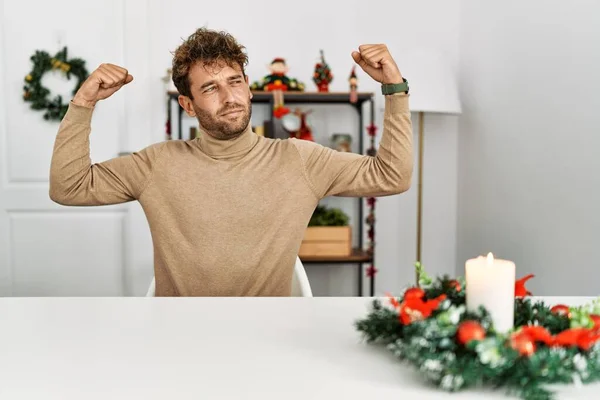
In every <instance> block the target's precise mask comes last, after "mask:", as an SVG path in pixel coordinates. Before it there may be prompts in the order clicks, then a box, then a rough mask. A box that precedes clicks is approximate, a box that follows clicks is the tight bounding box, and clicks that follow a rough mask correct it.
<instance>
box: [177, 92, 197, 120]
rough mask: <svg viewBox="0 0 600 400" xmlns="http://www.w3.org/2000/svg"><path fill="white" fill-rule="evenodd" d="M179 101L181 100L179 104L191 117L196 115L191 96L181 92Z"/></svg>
mask: <svg viewBox="0 0 600 400" xmlns="http://www.w3.org/2000/svg"><path fill="white" fill-rule="evenodd" d="M177 101H179V105H180V106H181V108H183V109H184V110H185V112H186V113H187V115H188V116H190V117H195V116H196V112H195V111H194V107H193V104H192V100H191V99H190V98H189V97H187V96H184V95H182V94H180V95H179V97H178V98H177Z"/></svg>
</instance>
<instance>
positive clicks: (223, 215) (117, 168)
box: [50, 94, 413, 296]
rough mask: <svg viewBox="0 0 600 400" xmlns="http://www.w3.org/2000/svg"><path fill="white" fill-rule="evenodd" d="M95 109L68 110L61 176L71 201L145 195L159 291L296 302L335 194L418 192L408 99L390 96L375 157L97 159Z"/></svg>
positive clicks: (162, 147) (269, 146)
mask: <svg viewBox="0 0 600 400" xmlns="http://www.w3.org/2000/svg"><path fill="white" fill-rule="evenodd" d="M92 112H93V110H92V109H89V108H84V107H81V106H77V105H74V104H73V103H71V104H70V105H69V110H68V112H67V114H66V115H65V117H64V119H63V121H62V122H61V125H60V128H59V131H58V135H57V137H56V142H55V145H54V153H53V156H52V165H51V170H50V198H51V199H52V200H53V201H55V202H57V203H59V204H62V205H68V206H98V205H108V204H116V203H122V202H126V201H132V200H137V201H139V202H140V204H141V205H142V207H143V209H144V212H145V214H146V217H147V219H148V222H149V225H150V231H151V234H152V240H153V244H154V260H155V263H154V272H155V277H156V295H157V296H289V295H290V293H291V282H292V274H293V269H294V263H295V259H296V255H297V253H298V250H299V248H300V244H301V242H302V238H303V235H304V232H305V229H306V227H307V224H308V221H309V219H310V217H311V215H312V213H313V211H314V209H315V207H316V206H317V204H318V202H319V200H320V199H322V198H324V197H327V196H335V195H337V196H386V195H393V194H397V193H401V192H403V191H406V190H407V189H408V188H409V186H410V180H411V174H412V167H413V157H412V127H411V120H410V112H409V108H408V96H407V95H405V94H395V95H391V96H386V97H385V113H384V126H383V135H382V138H381V141H380V145H379V150H378V153H377V156H376V157H370V156H364V155H359V154H354V153H342V152H336V151H334V150H332V149H329V148H327V147H323V146H321V145H318V144H316V143H313V142H308V141H304V140H297V139H289V140H280V139H268V138H264V137H260V136H258V135H256V134H255V133H253V132H252V130H251V128H250V127H248V129H247V131H246V132H244V133H243V134H242V135H241V136H239V137H238V138H236V139H234V140H230V141H221V140H216V139H214V138H212V137H211V136H209V135H207V134H206V133H203V132H201V135H200V137H199V138H198V139H194V140H186V141H181V140H175V141H165V142H162V143H157V144H154V145H151V146H149V147H147V148H145V149H143V150H141V151H140V152H137V153H133V154H131V155H127V156H123V157H118V158H114V159H111V160H108V161H105V162H101V163H96V164H92V163H91V160H90V151H89V143H90V142H89V135H90V132H91V126H90V124H91V118H92Z"/></svg>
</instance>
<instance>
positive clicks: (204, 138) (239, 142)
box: [196, 124, 258, 159]
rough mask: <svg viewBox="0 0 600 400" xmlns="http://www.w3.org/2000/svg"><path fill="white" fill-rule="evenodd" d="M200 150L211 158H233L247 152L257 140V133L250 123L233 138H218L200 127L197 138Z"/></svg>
mask: <svg viewBox="0 0 600 400" xmlns="http://www.w3.org/2000/svg"><path fill="white" fill-rule="evenodd" d="M196 140H197V141H198V145H199V146H200V150H202V152H203V153H204V154H206V155H208V156H210V157H211V158H219V159H223V158H235V157H239V156H243V155H245V154H246V153H248V152H249V151H250V150H251V149H252V148H253V147H254V145H255V144H256V142H257V141H258V135H257V134H256V133H254V132H253V131H252V126H251V124H248V127H247V128H246V130H245V131H244V132H243V133H242V134H241V135H240V136H238V137H236V138H235V139H230V140H219V139H216V138H214V137H212V136H210V135H209V134H208V133H206V131H204V130H203V129H202V128H200V135H199V137H198V139H196Z"/></svg>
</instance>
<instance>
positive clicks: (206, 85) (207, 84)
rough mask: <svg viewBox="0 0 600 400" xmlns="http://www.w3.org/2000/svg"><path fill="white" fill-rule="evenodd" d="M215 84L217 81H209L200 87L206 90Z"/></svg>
mask: <svg viewBox="0 0 600 400" xmlns="http://www.w3.org/2000/svg"><path fill="white" fill-rule="evenodd" d="M214 83H215V81H208V82H206V83H205V84H204V85H202V86H200V89H204V88H206V87H209V86H210V85H214Z"/></svg>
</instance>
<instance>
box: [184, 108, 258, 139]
mask: <svg viewBox="0 0 600 400" xmlns="http://www.w3.org/2000/svg"><path fill="white" fill-rule="evenodd" d="M234 110H240V111H241V112H240V113H238V114H232V115H223V114H224V113H227V112H230V111H234ZM194 111H195V112H196V115H197V118H198V122H199V124H200V126H201V127H202V128H203V129H204V130H205V131H206V132H207V133H208V134H210V135H211V136H212V137H214V138H215V139H219V140H231V139H235V138H236V137H238V136H240V135H241V134H242V133H244V131H245V130H246V128H247V127H248V124H249V123H250V119H251V118H252V105H251V104H250V101H248V103H247V104H230V105H228V106H226V107H223V108H222V109H220V110H219V111H218V112H217V113H216V114H211V113H210V112H208V111H205V110H201V109H196V107H194Z"/></svg>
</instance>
